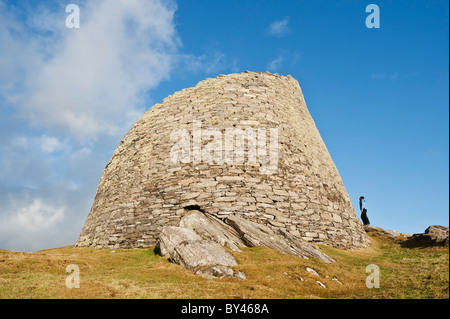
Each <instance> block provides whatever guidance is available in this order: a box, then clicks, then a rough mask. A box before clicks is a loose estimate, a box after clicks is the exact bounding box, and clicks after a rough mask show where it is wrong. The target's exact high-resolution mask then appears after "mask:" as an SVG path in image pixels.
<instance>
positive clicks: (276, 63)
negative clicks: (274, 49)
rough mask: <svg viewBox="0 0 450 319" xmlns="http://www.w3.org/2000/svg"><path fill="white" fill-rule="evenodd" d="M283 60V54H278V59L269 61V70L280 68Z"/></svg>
mask: <svg viewBox="0 0 450 319" xmlns="http://www.w3.org/2000/svg"><path fill="white" fill-rule="evenodd" d="M283 60H284V58H283V56H281V55H280V56H278V57H277V58H276V59H274V60H272V61H270V62H269V64H268V65H267V70H268V71H270V72H273V71H276V70H278V69H279V68H280V66H281V64H282V63H283Z"/></svg>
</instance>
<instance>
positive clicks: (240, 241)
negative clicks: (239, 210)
mask: <svg viewBox="0 0 450 319" xmlns="http://www.w3.org/2000/svg"><path fill="white" fill-rule="evenodd" d="M223 246H224V247H227V248H229V249H230V250H233V251H237V252H239V251H241V250H240V249H239V247H256V246H263V247H268V248H271V249H274V250H277V251H279V252H282V253H285V254H291V255H294V256H298V257H301V258H306V259H307V258H311V257H312V258H317V259H319V260H321V261H323V262H326V263H330V262H334V260H333V259H332V258H331V257H329V256H328V255H326V254H324V253H322V252H321V251H319V248H318V247H317V246H316V245H313V244H311V243H307V242H304V241H302V240H301V239H299V238H296V237H294V236H293V235H292V234H290V233H288V232H285V231H283V230H281V229H278V230H273V229H272V228H270V227H269V226H266V225H263V224H258V223H255V222H252V221H249V220H246V219H242V218H239V217H237V216H227V217H225V218H224V220H223V221H222V220H221V219H219V218H217V217H216V216H214V215H211V214H208V213H205V212H202V211H199V210H193V211H190V212H189V213H187V214H186V215H185V216H184V217H183V218H182V219H181V221H180V227H175V226H166V227H164V228H163V230H162V232H161V235H160V238H159V241H158V244H157V249H158V250H159V252H160V254H161V255H163V256H164V255H168V256H169V257H170V260H171V261H173V262H174V263H176V264H179V265H181V266H184V267H185V268H187V269H189V270H191V271H193V272H194V273H195V274H197V275H201V276H204V277H207V278H213V277H218V278H223V277H236V278H240V279H243V278H245V274H243V273H242V272H235V271H234V270H233V269H232V267H233V266H236V265H237V263H236V260H235V259H234V257H233V256H232V255H231V254H230V253H229V252H227V251H226V250H225V249H224V248H223Z"/></svg>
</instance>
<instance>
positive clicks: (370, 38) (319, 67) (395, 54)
mask: <svg viewBox="0 0 450 319" xmlns="http://www.w3.org/2000/svg"><path fill="white" fill-rule="evenodd" d="M70 3H74V4H78V5H79V6H80V11H81V27H80V29H67V28H66V27H65V19H66V16H67V14H66V13H65V7H66V5H68V4H70ZM371 3H374V4H377V5H378V6H379V8H380V21H381V25H380V26H381V27H380V28H379V29H368V28H367V27H366V25H365V20H366V17H367V16H368V15H369V13H366V12H365V8H366V6H367V5H368V4H371ZM448 12H449V8H448V1H352V0H347V1H344V0H343V1H245V0H241V1H227V2H224V1H153V0H127V1H124V0H120V1H119V0H118V1H114V2H112V1H106V0H90V1H72V2H70V1H67V3H66V2H62V1H11V0H0V249H9V250H24V251H36V250H39V249H45V248H53V247H58V246H63V245H70V244H73V243H74V242H75V241H76V239H77V238H78V235H79V233H80V231H81V228H82V226H83V224H84V221H85V219H86V217H87V215H88V213H89V210H90V206H91V204H92V201H93V198H94V196H95V191H96V188H97V184H98V181H99V179H100V176H101V173H102V171H103V169H104V167H105V165H106V164H107V162H108V161H109V158H110V157H111V155H112V153H113V151H114V150H115V148H116V147H117V145H118V143H119V142H120V140H121V139H122V137H123V135H124V134H125V133H127V132H128V130H129V129H130V127H131V125H132V123H134V122H135V121H136V120H137V119H138V118H139V117H140V116H141V115H142V114H143V113H144V112H145V111H146V110H147V109H148V108H149V107H150V106H151V105H153V104H155V103H159V102H161V101H162V99H163V98H165V97H166V96H168V95H170V94H173V93H174V92H176V91H178V90H181V89H183V88H186V87H192V86H195V85H196V83H197V82H199V81H201V80H203V79H205V78H207V77H215V76H217V75H218V74H228V73H234V72H243V71H245V70H250V71H261V72H265V71H270V72H272V73H279V74H283V75H287V74H291V75H292V76H293V77H294V78H296V79H297V80H298V81H299V83H300V86H301V87H302V90H303V93H304V95H305V99H306V102H307V105H308V108H309V111H310V113H311V115H312V116H313V119H314V121H315V123H316V125H317V127H318V129H319V131H320V134H321V136H322V138H323V140H324V141H325V144H326V145H327V148H328V150H329V152H330V154H331V156H332V158H333V160H334V162H335V164H336V166H337V168H338V170H339V172H340V175H341V177H342V179H343V182H344V185H345V187H346V189H347V191H348V193H349V195H350V197H351V199H352V201H353V204H354V206H355V209H357V204H358V203H357V202H358V200H357V199H358V197H359V196H360V195H364V196H365V197H366V199H367V206H368V215H369V218H370V220H371V223H372V224H373V225H377V226H381V227H384V228H387V229H396V230H399V231H403V232H409V233H419V232H423V231H424V230H425V228H426V227H428V226H429V225H432V224H439V225H445V226H448V220H449V215H448V214H449V195H448V193H449V171H448V167H449V148H448V147H449V135H448V134H449V122H448V119H449V114H448V110H449V100H448V97H449V92H448V86H449V83H448V82H449V73H448V72H449V66H448V58H449V30H448V26H449V22H448V21H449V20H448ZM358 215H359V214H358Z"/></svg>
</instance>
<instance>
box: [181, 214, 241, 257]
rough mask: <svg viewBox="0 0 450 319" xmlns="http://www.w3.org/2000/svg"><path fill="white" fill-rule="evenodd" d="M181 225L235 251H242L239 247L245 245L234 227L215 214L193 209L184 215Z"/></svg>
mask: <svg viewBox="0 0 450 319" xmlns="http://www.w3.org/2000/svg"><path fill="white" fill-rule="evenodd" d="M180 226H181V227H185V228H189V229H192V230H193V231H195V233H197V234H198V235H200V236H201V237H202V238H203V239H210V240H213V241H215V242H217V243H219V244H221V245H222V246H225V247H228V248H230V249H231V250H233V251H241V250H240V249H239V247H244V246H245V244H244V243H243V242H242V240H241V239H240V238H239V234H238V233H237V232H236V231H235V230H234V229H233V228H232V227H230V226H229V225H227V224H225V223H224V222H222V221H221V220H220V219H218V218H216V217H215V216H213V215H211V214H208V213H203V212H201V211H199V210H192V211H191V212H189V213H188V214H186V215H185V216H183V218H182V219H181V221H180Z"/></svg>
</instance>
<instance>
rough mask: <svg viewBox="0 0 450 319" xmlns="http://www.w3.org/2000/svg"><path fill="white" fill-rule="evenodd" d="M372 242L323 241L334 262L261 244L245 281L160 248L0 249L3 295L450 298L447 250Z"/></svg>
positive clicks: (244, 265)
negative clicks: (349, 246) (373, 275)
mask: <svg viewBox="0 0 450 319" xmlns="http://www.w3.org/2000/svg"><path fill="white" fill-rule="evenodd" d="M371 240H372V245H371V246H370V247H368V248H366V249H363V250H357V251H344V250H338V249H334V248H330V247H325V246H322V247H321V249H322V250H323V251H324V252H325V253H327V254H328V255H330V256H331V257H333V258H334V259H335V260H336V262H335V263H331V264H326V263H323V262H320V261H318V260H313V259H300V258H297V257H293V256H290V255H285V254H281V253H278V252H276V251H273V250H270V249H267V248H261V247H255V248H246V249H244V250H243V252H241V253H235V252H232V254H233V255H234V256H235V258H236V260H237V262H238V264H239V266H237V267H235V268H236V269H238V270H242V271H244V272H245V274H246V275H247V279H245V280H239V279H235V278H230V279H205V278H202V277H199V276H195V275H194V274H193V273H191V272H190V271H188V270H186V269H184V268H182V267H180V266H178V265H175V264H172V263H170V262H169V261H168V259H167V258H163V257H160V256H158V255H155V253H154V252H153V249H133V250H121V249H118V250H115V251H114V252H113V251H112V250H96V249H92V248H76V247H74V246H67V247H61V248H55V249H49V250H43V251H39V252H36V253H22V252H10V251H4V250H0V298H2V299H5V298H14V299H16V298H27V299H28V298H52V299H54V298H56V299H60V298H170V299H180V298H183V299H191V298H200V299H202V298H209V299H216V298H221V299H222V298H225V299H228V298H231V299H236V298H237V299H241V298H251V299H256V298H258V299H259V298H261V299H266V298H274V299H279V298H282V299H291V298H364V299H370V298H402V299H403V298H433V299H436V298H439V299H442V298H445V299H448V298H449V249H448V248H443V247H428V248H407V247H402V246H401V245H400V244H399V243H397V242H394V241H392V240H389V239H387V238H384V237H378V236H376V235H371ZM70 264H75V265H77V266H78V267H79V271H80V288H73V289H69V288H67V287H66V278H67V276H68V275H69V273H66V267H67V266H68V265H70ZM369 264H375V265H377V266H378V267H379V269H380V288H372V289H369V288H367V287H366V277H367V276H368V275H369V273H366V266H367V265H369ZM307 267H310V268H313V269H314V270H316V271H317V272H318V273H319V275H320V278H319V277H317V276H315V275H313V274H311V273H309V272H308V271H306V268H307ZM333 278H335V279H337V280H338V281H339V282H338V281H336V280H333ZM302 279H303V280H302ZM317 280H319V281H320V282H322V283H323V284H324V285H325V286H326V288H323V287H322V286H320V285H319V284H318V283H317Z"/></svg>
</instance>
